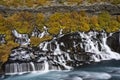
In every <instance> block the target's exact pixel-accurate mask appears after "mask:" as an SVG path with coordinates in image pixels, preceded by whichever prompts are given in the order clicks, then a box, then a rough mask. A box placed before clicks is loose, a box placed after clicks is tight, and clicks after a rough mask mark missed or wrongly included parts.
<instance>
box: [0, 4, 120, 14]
mask: <svg viewBox="0 0 120 80" xmlns="http://www.w3.org/2000/svg"><path fill="white" fill-rule="evenodd" d="M81 10H84V11H86V12H88V13H90V14H98V13H100V12H102V11H108V12H109V13H110V14H112V15H120V5H113V4H110V3H95V4H90V5H79V6H64V5H58V6H57V5H56V6H46V7H38V8H35V9H34V8H7V7H4V6H0V12H1V13H5V14H6V13H9V14H10V13H11V14H12V13H15V12H21V11H28V12H32V13H38V12H42V13H46V14H48V13H49V14H52V13H54V12H71V11H77V12H80V11H81Z"/></svg>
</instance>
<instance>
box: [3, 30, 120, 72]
mask: <svg viewBox="0 0 120 80" xmlns="http://www.w3.org/2000/svg"><path fill="white" fill-rule="evenodd" d="M113 35H114V33H112V34H107V33H106V32H104V31H102V32H97V31H90V32H86V33H85V32H75V33H70V34H66V35H65V34H62V30H61V32H60V34H59V35H58V36H57V37H55V38H53V39H52V40H51V41H44V42H43V43H40V45H39V46H38V47H35V48H31V47H26V48H24V47H17V48H14V49H13V50H12V51H11V54H10V56H9V60H8V62H6V64H5V65H4V66H5V69H4V70H5V73H21V72H31V71H41V70H43V71H45V72H48V71H49V70H64V69H71V68H73V67H76V66H80V65H83V64H90V63H91V62H98V61H101V60H111V59H120V54H119V53H117V52H115V51H113V50H111V47H109V46H108V45H107V44H108V41H109V40H108V38H110V39H112V38H111V37H112V36H113Z"/></svg>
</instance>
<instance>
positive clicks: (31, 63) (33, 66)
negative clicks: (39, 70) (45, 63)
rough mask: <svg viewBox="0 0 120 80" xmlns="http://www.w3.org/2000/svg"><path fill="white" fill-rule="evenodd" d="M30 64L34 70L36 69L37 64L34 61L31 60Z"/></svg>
mask: <svg viewBox="0 0 120 80" xmlns="http://www.w3.org/2000/svg"><path fill="white" fill-rule="evenodd" d="M30 65H31V67H32V70H33V71H35V65H34V64H33V62H30Z"/></svg>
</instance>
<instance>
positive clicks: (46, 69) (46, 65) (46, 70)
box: [44, 60, 49, 72]
mask: <svg viewBox="0 0 120 80" xmlns="http://www.w3.org/2000/svg"><path fill="white" fill-rule="evenodd" d="M44 71H45V72H48V71H49V64H48V62H47V61H46V60H45V61H44Z"/></svg>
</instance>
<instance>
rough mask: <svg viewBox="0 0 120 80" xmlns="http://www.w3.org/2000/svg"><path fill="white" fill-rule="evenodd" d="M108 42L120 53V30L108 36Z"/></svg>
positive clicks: (112, 48) (113, 49)
mask: <svg viewBox="0 0 120 80" xmlns="http://www.w3.org/2000/svg"><path fill="white" fill-rule="evenodd" d="M107 44H108V46H109V47H110V48H111V50H112V51H114V52H117V53H120V32H115V33H113V34H112V35H111V36H110V37H108V39H107Z"/></svg>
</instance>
